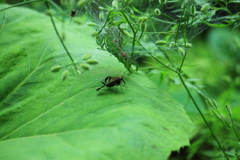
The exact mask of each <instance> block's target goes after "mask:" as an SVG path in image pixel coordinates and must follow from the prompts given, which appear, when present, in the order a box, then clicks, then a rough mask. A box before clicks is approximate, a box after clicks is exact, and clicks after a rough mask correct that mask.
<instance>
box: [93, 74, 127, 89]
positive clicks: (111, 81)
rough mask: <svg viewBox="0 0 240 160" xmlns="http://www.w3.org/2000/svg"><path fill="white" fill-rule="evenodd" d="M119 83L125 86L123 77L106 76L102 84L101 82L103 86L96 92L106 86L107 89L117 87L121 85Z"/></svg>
mask: <svg viewBox="0 0 240 160" xmlns="http://www.w3.org/2000/svg"><path fill="white" fill-rule="evenodd" d="M121 82H123V83H124V84H126V82H125V81H124V80H123V77H111V76H108V77H106V78H105V80H104V82H102V84H103V86H102V87H99V88H98V89H97V91H98V90H100V89H101V88H103V87H105V86H107V87H113V86H119V85H120V84H121Z"/></svg>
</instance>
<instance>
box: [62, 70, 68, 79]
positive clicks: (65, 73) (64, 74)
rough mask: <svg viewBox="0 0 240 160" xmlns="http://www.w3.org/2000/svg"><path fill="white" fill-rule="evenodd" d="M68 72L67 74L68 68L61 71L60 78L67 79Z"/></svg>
mask: <svg viewBox="0 0 240 160" xmlns="http://www.w3.org/2000/svg"><path fill="white" fill-rule="evenodd" d="M68 74H69V71H68V70H65V71H63V73H62V80H63V81H65V80H66V79H67V77H68Z"/></svg>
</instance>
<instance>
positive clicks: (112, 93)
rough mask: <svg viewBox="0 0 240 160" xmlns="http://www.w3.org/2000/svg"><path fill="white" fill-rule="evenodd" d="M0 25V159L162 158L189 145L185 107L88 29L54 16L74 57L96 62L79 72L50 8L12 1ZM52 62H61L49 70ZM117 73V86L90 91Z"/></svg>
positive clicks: (190, 128) (87, 159)
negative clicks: (120, 79) (112, 53)
mask: <svg viewBox="0 0 240 160" xmlns="http://www.w3.org/2000/svg"><path fill="white" fill-rule="evenodd" d="M4 7H6V5H1V6H0V8H4ZM4 15H5V17H6V18H3V17H4ZM55 21H57V19H55ZM0 26H1V28H2V30H1V32H0V46H1V48H0V62H1V63H0V65H1V68H0V78H1V80H0V101H1V104H0V159H4V160H6V159H25V160H26V159H81V160H83V159H86V160H89V159H97V160H101V159H121V160H122V159H125V160H126V159H131V160H133V159H161V160H163V159H167V158H168V156H169V155H170V153H171V151H174V150H179V148H180V147H182V146H185V145H189V140H188V139H189V137H190V136H191V133H192V131H193V128H194V127H193V124H192V123H191V121H190V119H189V118H188V116H187V115H186V113H185V111H184V109H183V107H182V106H181V105H180V104H179V103H177V102H176V101H175V100H174V99H172V98H171V97H170V96H169V95H168V94H166V93H165V92H163V91H162V90H161V89H160V88H159V86H156V85H155V84H154V83H152V82H151V81H149V80H148V79H147V77H145V75H141V74H126V73H127V72H126V69H125V68H124V67H123V65H122V64H121V63H119V62H118V61H117V60H116V59H115V57H113V56H110V54H109V53H107V52H105V51H101V50H98V49H97V45H96V44H95V40H94V38H93V37H91V36H90V35H91V33H92V32H94V29H92V28H90V27H88V26H86V25H84V24H82V25H77V24H74V23H70V24H69V22H67V23H65V25H64V28H63V27H62V26H63V25H62V23H60V22H57V26H58V29H59V30H60V33H62V31H64V33H65V35H66V38H65V40H64V42H65V43H66V46H67V48H68V49H69V51H70V53H71V54H72V55H73V58H74V60H75V62H79V63H78V65H79V64H82V63H85V62H84V60H82V57H83V56H84V55H85V54H92V59H95V60H97V61H98V62H99V63H98V64H97V65H95V66H93V65H92V66H90V67H91V68H90V70H88V71H84V70H82V73H81V74H77V72H76V71H75V70H74V67H73V65H71V61H70V59H69V57H68V56H67V54H66V52H65V50H64V49H63V47H62V45H61V43H60V41H59V39H58V38H57V36H56V33H55V31H54V30H53V26H52V24H51V21H50V18H49V17H48V16H46V15H44V14H41V13H38V12H36V11H33V10H30V9H26V8H21V7H18V8H11V9H9V10H6V12H5V11H3V12H1V13H0ZM54 65H60V66H62V68H61V70H60V71H59V72H56V73H53V72H51V71H50V69H51V67H53V66H54ZM65 70H68V71H69V76H68V78H67V79H66V80H65V81H63V80H62V74H63V73H64V72H65ZM123 74H124V80H125V81H126V86H125V87H124V86H122V90H121V88H120V87H118V89H117V91H116V89H115V88H114V87H113V88H112V89H107V88H103V89H101V90H99V91H96V89H97V88H98V87H100V86H102V84H101V81H103V80H104V78H105V77H106V76H122V75H123Z"/></svg>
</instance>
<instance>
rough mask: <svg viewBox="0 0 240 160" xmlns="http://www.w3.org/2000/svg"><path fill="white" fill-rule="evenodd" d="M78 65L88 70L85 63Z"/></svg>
mask: <svg viewBox="0 0 240 160" xmlns="http://www.w3.org/2000/svg"><path fill="white" fill-rule="evenodd" d="M80 67H81V68H82V69H84V70H89V69H90V68H89V66H88V65H87V64H86V63H82V64H80Z"/></svg>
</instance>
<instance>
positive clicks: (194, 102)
mask: <svg viewBox="0 0 240 160" xmlns="http://www.w3.org/2000/svg"><path fill="white" fill-rule="evenodd" d="M178 76H179V78H180V80H181V82H182V84H183V86H184V88H185V89H186V91H187V93H188V95H189V97H190V99H191V100H192V102H193V104H194V105H195V107H196V108H197V110H198V112H199V114H200V115H201V117H202V119H203V120H204V122H205V124H206V125H207V127H208V129H209V130H210V131H211V133H212V136H213V138H214V139H215V141H216V142H217V144H218V146H219V148H220V149H221V150H222V152H223V154H224V155H225V157H226V159H227V160H229V159H228V156H227V154H226V153H225V151H224V149H223V148H222V146H221V144H220V142H219V141H218V139H217V137H216V136H215V134H214V132H213V130H212V128H211V127H210V125H209V124H208V122H207V120H206V118H205V117H204V115H203V113H202V111H201V109H200V108H199V106H198V104H197V102H196V101H195V99H194V98H193V96H192V94H191V92H190V91H189V89H188V87H187V85H186V84H185V82H184V80H183V78H182V76H181V74H180V73H178Z"/></svg>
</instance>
